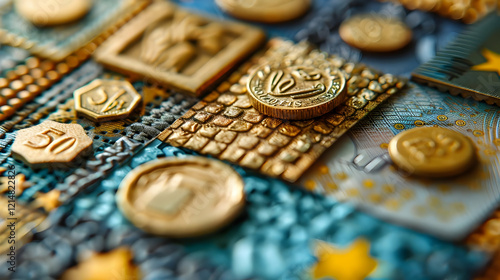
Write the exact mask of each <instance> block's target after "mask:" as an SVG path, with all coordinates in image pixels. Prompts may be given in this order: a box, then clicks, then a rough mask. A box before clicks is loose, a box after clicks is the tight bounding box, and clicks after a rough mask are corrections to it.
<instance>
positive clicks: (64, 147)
mask: <svg viewBox="0 0 500 280" xmlns="http://www.w3.org/2000/svg"><path fill="white" fill-rule="evenodd" d="M91 149H92V139H90V138H89V137H88V136H87V135H86V134H85V131H84V130H83V128H82V127H81V126H80V125H78V124H62V123H58V122H53V121H44V122H43V123H41V124H39V125H37V126H33V127H30V128H26V129H22V130H19V132H18V133H17V136H16V140H15V141H14V144H13V145H12V154H13V156H14V157H16V158H19V159H21V160H22V161H24V162H25V163H27V164H28V165H31V166H32V167H36V168H38V167H47V166H50V167H56V168H61V167H65V166H67V165H69V164H70V163H77V160H76V159H77V157H78V156H80V155H83V154H86V153H87V152H89V151H90V150H91Z"/></svg>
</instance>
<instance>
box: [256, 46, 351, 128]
mask: <svg viewBox="0 0 500 280" xmlns="http://www.w3.org/2000/svg"><path fill="white" fill-rule="evenodd" d="M315 54H317V53H315ZM320 57H321V55H318V56H316V57H315V56H314V55H313V56H310V57H304V58H303V59H300V60H299V61H300V62H297V63H292V65H287V62H286V60H283V61H282V62H279V63H277V64H266V65H264V66H261V67H260V68H258V69H257V70H256V71H255V72H254V73H253V74H251V75H250V78H249V80H248V84H247V90H248V94H249V97H250V101H251V103H252V105H253V106H254V107H255V109H257V110H258V111H259V112H261V113H263V114H266V115H270V116H273V117H276V118H281V119H290V120H301V119H310V118H313V117H317V116H320V115H323V114H325V113H327V112H330V111H331V110H332V109H333V108H335V107H336V106H338V105H340V103H342V102H343V101H344V99H345V97H346V94H345V93H346V91H345V78H344V75H343V74H342V72H341V71H340V70H339V69H337V68H335V67H334V66H333V65H331V64H329V63H328V62H327V61H326V60H323V61H320V60H319V58H320Z"/></svg>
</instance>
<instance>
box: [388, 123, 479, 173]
mask: <svg viewBox="0 0 500 280" xmlns="http://www.w3.org/2000/svg"><path fill="white" fill-rule="evenodd" d="M389 155H390V156H391V159H392V161H393V162H394V163H395V164H396V165H397V166H399V167H400V168H401V169H403V170H405V171H407V172H410V173H411V174H414V175H420V176H425V177H449V176H454V175H458V174H461V173H463V172H465V171H466V170H468V169H469V168H470V167H472V165H473V164H474V162H475V159H476V153H475V149H474V146H473V144H472V142H471V141H470V140H469V139H468V138H467V137H465V136H464V135H462V134H460V133H458V132H456V131H453V130H450V129H446V128H442V127H418V128H413V129H410V130H407V131H405V132H401V133H400V134H398V135H397V136H396V137H394V138H393V139H392V140H391V141H390V142H389Z"/></svg>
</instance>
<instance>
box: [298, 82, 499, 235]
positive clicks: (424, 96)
mask: <svg viewBox="0 0 500 280" xmlns="http://www.w3.org/2000/svg"><path fill="white" fill-rule="evenodd" d="M499 113H500V110H499V108H498V107H496V106H491V105H487V104H485V103H481V102H477V101H475V100H472V99H463V98H461V97H454V96H443V94H442V93H441V92H439V91H437V90H435V89H430V88H427V87H422V86H419V85H416V84H411V86H410V87H409V88H408V89H407V90H406V91H405V92H403V93H402V94H401V96H394V98H391V99H390V100H388V102H387V103H384V104H383V105H382V106H381V107H380V108H379V109H377V110H375V111H374V112H372V114H370V115H368V116H367V117H366V118H365V119H364V120H363V121H362V122H360V123H359V125H357V126H355V127H354V128H353V129H352V130H350V131H349V133H348V136H346V137H344V138H342V139H341V141H340V143H339V144H338V145H335V146H334V147H333V148H332V149H330V150H329V152H328V153H327V154H325V155H324V156H323V157H322V158H321V159H320V160H319V161H317V162H316V164H315V166H314V167H312V168H311V169H310V170H309V172H308V173H307V174H306V175H305V176H304V177H303V181H302V183H303V185H305V186H306V187H307V188H308V189H311V190H314V191H317V192H320V193H324V194H328V195H331V196H334V197H335V198H337V199H340V200H345V201H351V202H353V203H355V204H356V205H358V206H360V207H361V208H362V209H364V210H366V211H368V212H370V213H372V214H374V215H377V216H379V217H382V218H384V219H386V220H388V221H394V222H397V223H400V224H403V225H406V226H410V227H413V228H417V229H419V230H421V231H424V232H428V233H431V234H433V235H437V236H440V237H442V238H449V239H460V238H463V237H464V236H465V235H466V234H468V233H470V232H471V231H472V230H473V229H474V228H475V227H477V226H478V225H479V224H480V223H481V222H482V221H483V220H484V219H485V218H486V217H487V216H488V215H489V213H491V211H493V210H494V209H495V208H496V206H497V205H498V200H499V198H500V197H499V195H498V188H499V186H500V177H499V176H500V161H499V156H498V155H499V150H500V148H499V147H500V131H499V122H500V119H499ZM421 126H440V127H446V128H450V129H452V130H455V131H458V132H460V133H462V134H464V135H466V136H467V137H468V138H470V139H471V140H472V141H473V142H474V145H475V147H476V149H477V154H478V156H479V161H478V164H477V165H476V166H475V167H474V168H473V169H472V170H470V171H468V172H466V173H464V174H463V175H459V176H457V177H454V178H451V179H425V178H422V177H419V176H412V174H410V173H408V172H404V171H401V170H399V169H398V168H397V167H395V166H394V165H392V163H391V159H390V157H389V154H388V152H387V146H388V143H389V141H390V140H391V138H393V137H394V136H395V135H396V134H398V133H399V132H401V131H404V130H407V129H411V128H414V127H421Z"/></svg>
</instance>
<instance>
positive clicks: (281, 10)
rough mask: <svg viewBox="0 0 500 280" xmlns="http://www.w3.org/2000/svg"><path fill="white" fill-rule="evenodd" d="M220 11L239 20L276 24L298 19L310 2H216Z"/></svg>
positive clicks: (226, 0)
mask: <svg viewBox="0 0 500 280" xmlns="http://www.w3.org/2000/svg"><path fill="white" fill-rule="evenodd" d="M215 2H216V3H217V5H219V7H221V9H223V10H224V11H226V12H227V13H229V14H231V15H233V16H235V17H237V18H241V19H246V20H252V21H260V22H267V23H276V22H283V21H288V20H292V19H295V18H298V17H300V16H301V15H303V14H305V13H306V12H307V11H308V10H309V6H311V1H310V0H216V1H215Z"/></svg>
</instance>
